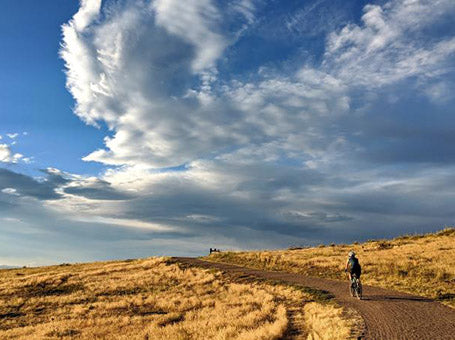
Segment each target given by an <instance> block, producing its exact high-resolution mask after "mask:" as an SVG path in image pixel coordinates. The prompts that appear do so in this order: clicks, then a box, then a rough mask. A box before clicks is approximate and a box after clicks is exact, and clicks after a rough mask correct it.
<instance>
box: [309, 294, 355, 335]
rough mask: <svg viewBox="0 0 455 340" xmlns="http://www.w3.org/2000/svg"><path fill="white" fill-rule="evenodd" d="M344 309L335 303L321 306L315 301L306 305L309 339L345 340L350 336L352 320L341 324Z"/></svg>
mask: <svg viewBox="0 0 455 340" xmlns="http://www.w3.org/2000/svg"><path fill="white" fill-rule="evenodd" d="M342 313H343V309H342V308H340V307H337V306H334V305H324V306H321V305H320V304H317V303H315V302H310V303H307V304H306V305H305V307H304V315H305V323H306V325H307V327H308V338H307V339H308V340H343V339H348V338H349V336H350V329H351V328H352V327H353V326H354V324H353V322H352V321H349V320H344V324H343V327H339V326H340V320H343V317H342Z"/></svg>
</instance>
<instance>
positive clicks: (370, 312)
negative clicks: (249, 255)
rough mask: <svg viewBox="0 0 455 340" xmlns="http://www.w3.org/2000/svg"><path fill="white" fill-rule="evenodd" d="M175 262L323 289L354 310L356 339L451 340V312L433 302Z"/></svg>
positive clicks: (454, 327) (454, 335) (454, 315)
mask: <svg viewBox="0 0 455 340" xmlns="http://www.w3.org/2000/svg"><path fill="white" fill-rule="evenodd" d="M174 260H176V261H177V262H180V263H184V264H187V265H193V266H198V267H203V268H208V269H218V270H220V271H223V272H226V273H237V274H240V273H241V274H242V275H249V276H252V277H256V278H262V279H269V280H279V281H285V282H289V283H291V284H301V285H304V286H307V287H311V288H316V289H322V290H326V291H328V292H330V293H332V294H333V295H334V296H335V299H336V301H337V302H338V303H339V304H340V305H341V306H344V307H348V308H352V309H355V310H356V311H357V312H358V313H359V314H360V315H361V317H362V318H363V320H364V325H365V329H364V330H363V331H362V333H363V334H362V336H361V337H360V339H369V340H401V339H403V340H411V339H412V340H413V339H416V340H430V339H431V340H436V339H444V340H455V309H452V308H449V307H446V306H444V305H442V304H440V303H438V302H436V301H434V300H431V299H426V298H422V297H419V296H413V295H409V294H405V293H401V292H396V291H392V290H386V289H382V288H377V287H371V286H364V287H363V295H364V298H363V299H362V300H357V299H355V298H352V297H351V296H349V291H348V283H347V282H342V281H334V280H327V279H321V278H316V277H309V276H303V275H299V274H295V273H286V272H277V271H263V270H257V269H250V268H245V267H240V266H236V265H230V264H225V263H216V262H208V261H203V260H200V259H197V258H189V257H176V258H174Z"/></svg>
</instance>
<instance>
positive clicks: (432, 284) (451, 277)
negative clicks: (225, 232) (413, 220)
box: [209, 228, 455, 307]
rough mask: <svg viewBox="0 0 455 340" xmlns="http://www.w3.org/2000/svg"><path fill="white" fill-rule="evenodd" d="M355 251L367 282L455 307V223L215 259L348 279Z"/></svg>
mask: <svg viewBox="0 0 455 340" xmlns="http://www.w3.org/2000/svg"><path fill="white" fill-rule="evenodd" d="M349 250H354V251H355V252H356V253H357V254H358V258H359V259H360V263H361V265H362V272H363V274H362V281H363V283H366V284H370V285H375V286H381V287H385V288H391V289H396V290H400V291H405V292H410V293H415V294H419V295H423V296H427V297H431V298H435V299H438V300H440V301H441V302H443V303H445V304H447V305H450V306H452V307H455V228H447V229H444V230H443V231H440V232H438V233H434V234H426V235H406V236H402V237H399V238H396V239H394V240H375V241H369V242H366V243H362V244H352V245H331V246H323V245H321V246H319V247H314V248H304V249H293V250H277V251H251V252H222V253H215V254H212V255H211V256H210V257H209V259H210V260H211V261H221V262H228V263H236V264H240V265H245V266H249V267H254V268H261V269H269V270H282V271H289V272H296V273H302V274H305V275H312V276H319V277H324V278H331V279H339V280H344V279H345V276H344V275H345V274H344V272H343V267H344V264H345V262H346V256H347V253H348V251H349Z"/></svg>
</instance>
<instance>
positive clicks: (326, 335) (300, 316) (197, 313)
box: [0, 258, 351, 340]
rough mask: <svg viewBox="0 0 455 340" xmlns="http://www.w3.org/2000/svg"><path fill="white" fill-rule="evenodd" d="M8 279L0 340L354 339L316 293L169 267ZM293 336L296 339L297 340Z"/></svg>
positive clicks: (12, 273) (128, 266)
mask: <svg viewBox="0 0 455 340" xmlns="http://www.w3.org/2000/svg"><path fill="white" fill-rule="evenodd" d="M0 273H1V275H0V338H1V339H70V338H74V339H142V340H146V339H174V340H178V339H219V340H221V339H239V340H240V339H245V340H246V339H248V340H254V339H264V340H265V339H278V338H282V337H283V336H286V338H288V339H293V338H295V339H297V338H302V339H303V338H306V337H307V336H308V338H318V339H346V338H348V336H349V334H350V327H351V323H350V322H348V321H346V320H344V319H343V318H342V313H343V311H342V309H341V308H339V307H337V306H335V305H334V304H333V303H331V302H329V303H322V302H317V301H315V297H314V293H312V292H311V291H310V292H306V291H304V290H299V289H296V288H293V287H289V286H284V285H279V284H268V283H266V282H243V283H238V282H234V281H233V280H230V279H227V278H226V277H224V276H223V274H221V273H220V272H217V271H213V270H212V271H210V270H204V269H198V268H186V267H182V266H181V265H179V264H176V263H173V262H172V261H170V260H169V259H166V258H149V259H142V260H127V261H114V262H98V263H87V264H74V265H69V264H62V265H60V266H51V267H39V268H21V269H10V270H2V271H1V272H0ZM291 314H292V315H293V318H292V320H291V319H290V315H291ZM297 321H298V322H297ZM297 327H300V329H296V328H297ZM291 328H292V329H293V331H294V334H295V335H296V336H290V335H289V330H290V329H291ZM318 333H319V334H322V335H321V336H319V337H318V335H317V334H318Z"/></svg>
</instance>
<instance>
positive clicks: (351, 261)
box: [344, 250, 362, 284]
mask: <svg viewBox="0 0 455 340" xmlns="http://www.w3.org/2000/svg"><path fill="white" fill-rule="evenodd" d="M344 271H345V272H347V273H348V276H349V281H350V282H351V284H352V276H353V275H355V276H356V277H357V278H358V279H359V284H360V274H361V273H362V268H361V267H360V263H359V259H358V258H357V257H355V253H354V252H353V251H352V250H351V251H350V252H349V254H348V260H347V261H346V266H345V269H344Z"/></svg>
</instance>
